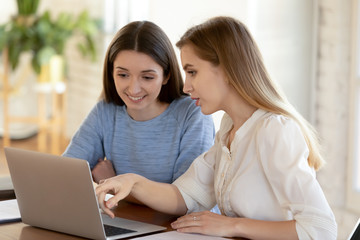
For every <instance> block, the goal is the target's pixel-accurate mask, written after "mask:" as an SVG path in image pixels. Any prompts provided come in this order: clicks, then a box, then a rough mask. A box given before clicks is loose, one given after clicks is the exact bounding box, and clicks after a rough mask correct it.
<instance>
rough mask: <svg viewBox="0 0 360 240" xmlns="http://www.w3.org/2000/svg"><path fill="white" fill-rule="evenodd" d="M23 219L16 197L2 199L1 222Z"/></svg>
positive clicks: (0, 207)
mask: <svg viewBox="0 0 360 240" xmlns="http://www.w3.org/2000/svg"><path fill="white" fill-rule="evenodd" d="M17 221H21V215H20V211H19V206H18V203H17V201H16V199H13V200H5V201H0V223H8V222H17Z"/></svg>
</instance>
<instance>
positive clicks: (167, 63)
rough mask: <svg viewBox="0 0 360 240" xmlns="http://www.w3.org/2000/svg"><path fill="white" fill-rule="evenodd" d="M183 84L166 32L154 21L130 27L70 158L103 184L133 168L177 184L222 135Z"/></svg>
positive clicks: (116, 41) (112, 52)
mask: <svg viewBox="0 0 360 240" xmlns="http://www.w3.org/2000/svg"><path fill="white" fill-rule="evenodd" d="M183 85H184V83H183V78H182V76H181V72H180V68H179V65H178V62H177V58H176V55H175V51H174V49H173V46H172V44H171V42H170V40H169V39H168V37H167V36H166V34H165V33H164V31H163V30H162V29H161V28H160V27H158V26H157V25H156V24H154V23H152V22H148V21H138V22H131V23H129V24H127V25H126V26H124V27H123V28H122V29H120V30H119V31H118V33H117V34H116V35H115V36H114V38H113V40H112V42H111V43H110V45H109V47H108V50H107V52H106V56H105V61H104V71H103V94H102V97H101V99H100V101H99V102H98V103H97V104H96V105H95V107H94V108H93V109H92V110H91V112H90V114H89V115H88V116H87V118H86V119H85V121H84V122H83V123H82V125H81V126H80V128H79V130H78V131H77V132H76V133H75V135H74V137H73V138H72V140H71V142H70V144H69V146H68V147H67V149H66V151H65V153H64V155H65V156H68V157H76V158H80V159H85V160H87V161H88V162H89V163H90V167H91V169H92V175H93V179H94V181H95V182H99V181H100V180H102V179H106V178H109V177H113V176H115V175H118V174H123V173H129V172H131V173H137V174H140V175H142V176H145V177H147V178H149V179H152V180H154V181H159V182H165V183H172V182H173V181H174V180H175V179H177V178H178V177H179V176H180V175H181V174H182V173H184V172H185V171H186V170H187V169H188V167H189V166H190V164H191V163H192V161H193V160H194V159H195V158H196V157H197V156H198V155H200V154H201V153H203V152H205V151H207V150H208V149H209V148H210V147H211V146H212V144H213V139H214V134H215V133H214V132H215V131H214V124H213V121H212V118H211V116H205V115H203V114H202V113H201V111H200V109H199V108H197V107H196V106H195V104H194V102H193V101H192V100H191V98H190V97H189V96H188V95H187V94H186V93H184V92H183Z"/></svg>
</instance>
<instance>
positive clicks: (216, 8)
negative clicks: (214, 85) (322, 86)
mask: <svg viewBox="0 0 360 240" xmlns="http://www.w3.org/2000/svg"><path fill="white" fill-rule="evenodd" d="M149 1H150V4H149V6H150V13H149V20H151V21H153V22H155V23H156V24H158V25H159V26H160V27H162V28H163V29H164V31H165V32H166V33H167V34H168V36H169V37H170V40H171V41H172V42H173V43H174V44H175V43H176V42H177V41H178V40H179V38H180V37H181V35H182V34H183V33H184V32H185V31H186V30H187V29H188V28H189V27H191V26H193V25H195V24H199V23H201V22H203V21H205V20H206V19H208V18H210V17H214V16H219V15H226V16H232V17H235V18H237V19H239V20H240V21H242V22H244V23H245V24H246V25H247V26H248V27H249V29H250V31H251V32H252V34H253V36H254V38H255V40H256V41H257V43H258V45H259V48H260V50H261V52H262V54H263V57H264V61H265V65H266V66H267V68H268V71H269V73H270V76H272V78H273V79H274V80H275V81H276V82H278V83H279V85H280V86H281V88H282V89H283V90H284V92H285V94H286V95H287V97H288V99H289V101H290V102H291V103H292V104H293V105H294V106H295V107H296V108H297V109H298V110H299V112H300V113H302V114H303V115H304V117H305V118H306V119H308V120H309V121H310V122H313V106H314V105H315V104H314V97H315V96H314V92H313V89H314V76H315V67H314V61H315V57H316V51H315V50H316V44H315V41H314V40H315V39H316V34H315V33H314V30H315V28H316V24H314V23H316V19H315V18H314V16H315V17H316V11H317V10H316V8H315V7H316V2H317V1H313V0H303V1H298V0H272V1H268V0H223V1H218V0H208V1H206V4H204V1H201V0H182V1H177V2H176V1H167V0H149ZM173 9H176V10H175V11H174V10H173ZM179 19H181V20H179ZM218 116H219V117H221V114H216V117H215V121H216V125H217V126H218V125H219V119H218Z"/></svg>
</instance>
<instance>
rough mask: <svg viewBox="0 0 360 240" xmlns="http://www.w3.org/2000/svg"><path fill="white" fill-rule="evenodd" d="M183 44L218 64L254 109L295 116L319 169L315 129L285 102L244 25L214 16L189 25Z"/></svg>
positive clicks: (311, 163)
mask: <svg viewBox="0 0 360 240" xmlns="http://www.w3.org/2000/svg"><path fill="white" fill-rule="evenodd" d="M186 44H191V45H192V46H193V47H194V50H195V52H196V54H197V55H198V56H199V57H200V58H201V59H203V60H205V61H209V62H211V63H212V64H213V65H214V66H221V67H222V68H223V69H224V71H225V74H226V75H227V76H228V79H229V81H230V84H231V85H232V86H233V87H234V88H235V89H236V91H237V92H238V93H239V94H240V96H241V97H243V98H244V99H245V100H246V101H247V102H248V103H249V104H251V105H253V106H254V107H256V108H260V109H264V110H266V111H269V112H273V113H276V114H281V115H283V116H286V117H289V118H292V119H294V120H295V121H296V122H297V123H298V124H299V125H300V128H301V130H302V133H303V135H304V137H305V140H306V143H307V145H308V147H309V157H308V164H309V166H311V167H313V168H314V169H315V170H318V169H319V168H320V167H321V166H322V165H323V164H324V163H325V162H324V160H323V158H322V156H321V153H320V146H319V140H318V137H317V133H316V132H315V130H314V128H313V127H312V126H311V125H310V124H309V123H308V122H307V121H306V120H305V119H304V118H303V117H302V116H301V114H299V113H298V112H297V111H296V109H295V108H294V107H293V106H292V105H291V104H290V103H289V102H288V100H287V99H286V97H285V96H284V95H283V94H282V93H281V91H280V89H279V88H278V86H276V84H275V83H274V82H273V81H272V80H271V78H270V77H269V74H268V73H267V71H266V68H265V65H264V63H263V60H262V56H261V53H260V51H259V49H258V47H257V44H256V43H255V41H254V39H253V38H252V36H251V34H250V32H249V31H248V29H247V27H246V26H245V25H244V24H243V23H241V22H240V21H238V20H236V19H234V18H231V17H215V18H212V19H209V20H208V21H206V22H205V23H203V24H200V25H197V26H194V27H192V28H190V29H189V30H188V31H187V32H186V33H185V34H184V35H183V36H182V37H181V39H180V40H179V41H178V42H177V44H176V46H177V47H179V48H180V49H181V47H183V46H184V45H186Z"/></svg>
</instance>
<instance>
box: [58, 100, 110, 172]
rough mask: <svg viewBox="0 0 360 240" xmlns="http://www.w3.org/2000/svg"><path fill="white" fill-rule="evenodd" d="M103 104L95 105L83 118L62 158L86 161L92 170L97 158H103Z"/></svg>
mask: <svg viewBox="0 0 360 240" xmlns="http://www.w3.org/2000/svg"><path fill="white" fill-rule="evenodd" d="M104 104H105V103H104V102H102V101H101V102H99V103H97V104H96V105H95V106H94V107H93V109H92V110H91V111H90V113H89V114H88V116H87V117H86V118H85V120H84V121H83V123H82V124H81V126H80V127H79V129H78V130H77V131H76V133H75V134H74V136H73V137H72V139H71V142H70V144H69V145H68V146H67V148H66V150H65V152H64V153H63V156H66V157H74V158H80V159H84V160H87V161H88V162H89V164H90V167H91V168H93V167H94V166H95V165H96V163H97V161H98V159H99V158H104V155H105V154H104V150H103V131H102V129H103V124H101V120H100V118H101V117H102V116H103V115H104Z"/></svg>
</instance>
